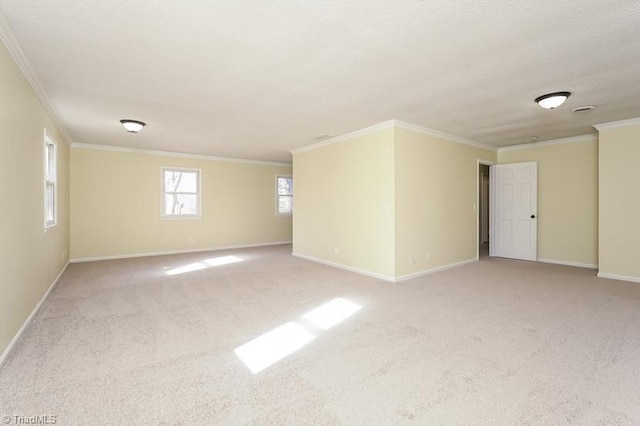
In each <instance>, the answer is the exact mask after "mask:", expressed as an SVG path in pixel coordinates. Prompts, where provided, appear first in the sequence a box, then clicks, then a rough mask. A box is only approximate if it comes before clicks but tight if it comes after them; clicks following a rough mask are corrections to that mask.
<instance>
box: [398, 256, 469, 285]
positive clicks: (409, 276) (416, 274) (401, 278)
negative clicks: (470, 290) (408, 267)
mask: <svg viewBox="0 0 640 426" xmlns="http://www.w3.org/2000/svg"><path fill="white" fill-rule="evenodd" d="M477 261H478V258H477V257H474V258H473V259H467V260H463V261H461V262H456V263H451V264H449V265H444V266H438V267H436V268H431V269H424V270H422V271H418V272H413V273H411V274H407V275H402V276H399V277H396V279H395V282H400V281H407V280H412V279H414V278H418V277H422V276H424V275H431V274H435V273H436V272H440V271H446V270H447V269H452V268H457V267H458V266H462V265H466V264H468V263H475V262H477Z"/></svg>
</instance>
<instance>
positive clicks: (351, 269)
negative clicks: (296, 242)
mask: <svg viewBox="0 0 640 426" xmlns="http://www.w3.org/2000/svg"><path fill="white" fill-rule="evenodd" d="M291 254H292V255H293V256H295V257H299V258H301V259H305V260H310V261H312V262H316V263H321V264H323V265H328V266H333V267H334V268H338V269H344V270H345V271H349V272H355V273H357V274H362V275H367V276H369V277H373V278H378V279H381V280H385V281H390V282H395V278H394V277H392V276H390V275H384V274H380V273H378V272H373V271H368V270H366V269H360V268H354V267H353V266H348V265H343V264H342V263H336V262H331V261H328V260H324V259H320V258H317V257H313V256H307V255H306V254H300V253H291Z"/></svg>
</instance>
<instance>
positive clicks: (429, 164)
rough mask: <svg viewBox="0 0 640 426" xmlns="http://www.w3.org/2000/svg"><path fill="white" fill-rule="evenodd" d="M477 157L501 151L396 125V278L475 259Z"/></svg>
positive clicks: (492, 156) (493, 155) (493, 156)
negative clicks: (469, 144)
mask: <svg viewBox="0 0 640 426" xmlns="http://www.w3.org/2000/svg"><path fill="white" fill-rule="evenodd" d="M478 159H482V160H486V161H491V162H495V161H496V153H495V152H494V151H489V150H484V149H480V148H475V147H472V146H468V145H464V144H460V143H457V142H451V141H448V140H445V139H441V138H437V137H434V136H430V135H427V134H424V133H419V132H415V131H411V130H406V129H403V128H396V132H395V192H396V225H395V226H396V255H395V259H396V276H397V277H402V276H405V275H410V274H416V273H420V272H422V271H426V270H430V269H434V268H438V267H443V266H448V265H451V264H454V263H458V262H462V261H465V260H470V259H475V258H476V255H477V245H476V244H477V238H478V233H477V214H478V212H477V209H474V205H475V204H476V202H477V201H476V197H477V191H478ZM412 256H414V257H415V263H412V261H411V257H412Z"/></svg>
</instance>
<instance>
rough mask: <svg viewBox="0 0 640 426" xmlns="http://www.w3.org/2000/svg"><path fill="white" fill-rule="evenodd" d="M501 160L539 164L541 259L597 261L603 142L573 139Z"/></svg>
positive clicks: (501, 155) (513, 153) (500, 156)
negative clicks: (599, 185)
mask: <svg viewBox="0 0 640 426" xmlns="http://www.w3.org/2000/svg"><path fill="white" fill-rule="evenodd" d="M498 161H499V162H500V163H520V162H529V161H536V162H537V163H538V258H539V259H541V260H551V261H558V262H566V263H574V264H579V265H583V266H591V267H596V265H597V264H598V143H597V140H596V139H595V138H593V137H589V136H586V137H585V138H584V139H577V140H575V141H573V142H569V143H558V144H550V145H543V146H539V147H527V148H524V149H517V150H509V151H501V152H500V153H499V154H498Z"/></svg>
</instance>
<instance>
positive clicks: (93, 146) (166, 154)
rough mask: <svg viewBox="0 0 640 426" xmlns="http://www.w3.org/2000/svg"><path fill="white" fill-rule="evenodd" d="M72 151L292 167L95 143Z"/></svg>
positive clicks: (75, 143) (86, 144)
mask: <svg viewBox="0 0 640 426" xmlns="http://www.w3.org/2000/svg"><path fill="white" fill-rule="evenodd" d="M71 148H72V149H92V150H95V151H111V152H127V153H133V154H144V155H156V156H159V157H174V158H191V159H194V160H206V161H221V162H225V163H240V164H255V165H260V166H278V167H291V163H277V162H273V161H260V160H245V159H243V158H231V157H216V156H214V155H201V154H188V153H184V152H172V151H158V150H155V149H140V148H129V147H124V146H112V145H98V144H93V143H81V142H73V143H72V144H71Z"/></svg>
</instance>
